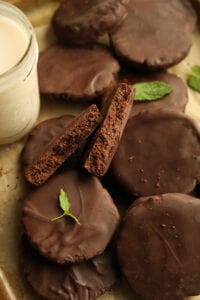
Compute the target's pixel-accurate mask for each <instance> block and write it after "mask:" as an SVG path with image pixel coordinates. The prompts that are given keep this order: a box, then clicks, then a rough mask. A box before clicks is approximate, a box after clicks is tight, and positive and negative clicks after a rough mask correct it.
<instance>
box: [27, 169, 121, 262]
mask: <svg viewBox="0 0 200 300" xmlns="http://www.w3.org/2000/svg"><path fill="white" fill-rule="evenodd" d="M61 189H63V190H64V191H65V192H66V193H67V196H68V199H69V202H70V204H71V212H72V214H73V215H75V216H76V217H77V218H78V220H79V222H80V225H79V224H77V223H74V222H73V220H71V219H70V218H69V217H63V218H61V219H59V220H57V221H52V218H55V217H58V216H60V215H61V214H62V211H61V210H60V208H59V199H58V196H59V193H60V190H61ZM118 223H119V214H118V210H117V208H116V207H115V205H114V203H113V200H112V198H111V197H110V195H109V194H108V192H107V191H106V190H105V189H104V188H103V186H102V185H101V183H100V181H99V180H98V178H96V177H94V176H91V175H88V174H86V173H84V172H78V171H67V172H64V173H61V174H59V175H56V176H54V177H52V178H51V179H50V180H49V181H48V182H46V183H45V184H44V185H43V186H41V187H39V188H38V189H36V190H34V191H33V192H31V193H30V194H29V195H28V196H27V197H26V199H25V201H24V206H23V224H24V228H25V232H26V234H27V235H28V237H29V239H30V241H31V243H32V244H33V245H34V247H36V249H38V250H39V252H40V253H41V254H42V255H44V256H45V257H47V258H49V259H50V260H53V261H55V262H57V263H60V264H63V263H66V262H79V261H83V260H86V259H90V258H92V257H94V256H96V255H98V254H101V253H102V252H103V251H104V249H105V248H106V246H107V245H108V243H109V242H110V240H111V238H112V236H113V234H114V232H115V229H116V227H117V226H118Z"/></svg>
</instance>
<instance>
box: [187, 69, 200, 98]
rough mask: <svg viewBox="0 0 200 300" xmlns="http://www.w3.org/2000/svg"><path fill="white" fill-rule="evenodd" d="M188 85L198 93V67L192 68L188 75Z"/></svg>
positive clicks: (199, 77) (199, 72) (199, 81)
mask: <svg viewBox="0 0 200 300" xmlns="http://www.w3.org/2000/svg"><path fill="white" fill-rule="evenodd" d="M187 80H188V85H189V86H190V87H191V88H192V89H193V90H195V91H197V92H199V93H200V66H193V67H192V68H191V70H190V73H189V74H188V78H187Z"/></svg>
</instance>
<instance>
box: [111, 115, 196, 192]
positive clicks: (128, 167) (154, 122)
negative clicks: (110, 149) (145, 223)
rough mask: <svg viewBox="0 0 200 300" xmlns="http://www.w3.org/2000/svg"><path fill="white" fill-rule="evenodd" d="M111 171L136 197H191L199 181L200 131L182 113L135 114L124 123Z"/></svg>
mask: <svg viewBox="0 0 200 300" xmlns="http://www.w3.org/2000/svg"><path fill="white" fill-rule="evenodd" d="M111 171H112V174H113V176H114V178H115V179H116V180H117V181H118V182H119V183H120V184H121V185H122V186H123V187H124V188H125V189H126V190H127V191H128V192H130V193H131V194H133V195H136V196H139V195H141V196H146V195H155V194H162V193H169V192H170V193H171V192H179V193H190V192H191V191H193V189H194V188H195V185H196V183H197V182H199V181H200V131H199V130H198V129H197V128H196V127H195V126H194V124H193V122H192V121H191V120H190V119H189V118H188V117H186V116H185V115H184V114H181V113H176V112H173V111H168V110H157V111H155V112H153V111H152V112H148V111H146V112H143V113H141V114H138V115H137V116H134V117H132V118H130V119H129V121H128V123H127V126H126V128H125V130H124V134H123V136H122V139H121V142H120V144H119V147H118V149H117V152H116V154H115V156H114V158H113V161H112V164H111Z"/></svg>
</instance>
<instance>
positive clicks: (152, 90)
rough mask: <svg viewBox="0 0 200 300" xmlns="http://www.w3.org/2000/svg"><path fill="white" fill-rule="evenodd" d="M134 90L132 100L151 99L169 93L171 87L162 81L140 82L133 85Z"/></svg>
mask: <svg viewBox="0 0 200 300" xmlns="http://www.w3.org/2000/svg"><path fill="white" fill-rule="evenodd" d="M133 87H134V88H135V90H136V93H135V97H134V101H152V100H157V99H160V98H162V97H163V96H165V95H167V94H169V93H171V92H172V91H173V88H172V87H171V86H170V85H169V84H167V83H165V82H162V81H149V82H140V83H136V84H134V85H133Z"/></svg>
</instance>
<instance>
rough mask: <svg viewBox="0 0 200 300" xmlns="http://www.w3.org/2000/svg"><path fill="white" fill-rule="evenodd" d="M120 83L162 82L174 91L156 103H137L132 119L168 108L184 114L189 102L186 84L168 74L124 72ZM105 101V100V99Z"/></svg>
mask: <svg viewBox="0 0 200 300" xmlns="http://www.w3.org/2000/svg"><path fill="white" fill-rule="evenodd" d="M119 81H121V82H126V83H128V84H135V83H137V82H148V81H162V82H165V83H167V84H169V85H170V86H171V87H172V88H173V91H172V92H171V93H170V94H168V95H166V96H164V97H162V98H161V99H158V100H155V101H135V102H134V105H133V106H132V109H131V113H130V117H131V116H135V115H137V114H138V113H140V112H143V111H145V110H148V111H150V110H155V109H161V108H162V109H163V108H168V109H172V110H175V111H178V112H184V111H185V107H186V104H187V102H188V93H187V87H186V85H185V83H184V82H183V81H182V80H181V78H179V77H178V76H176V75H174V74H170V73H167V72H154V73H150V74H146V75H143V74H139V73H133V72H131V71H128V70H124V71H123V72H121V73H120V76H119ZM103 101H105V100H104V98H103Z"/></svg>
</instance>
